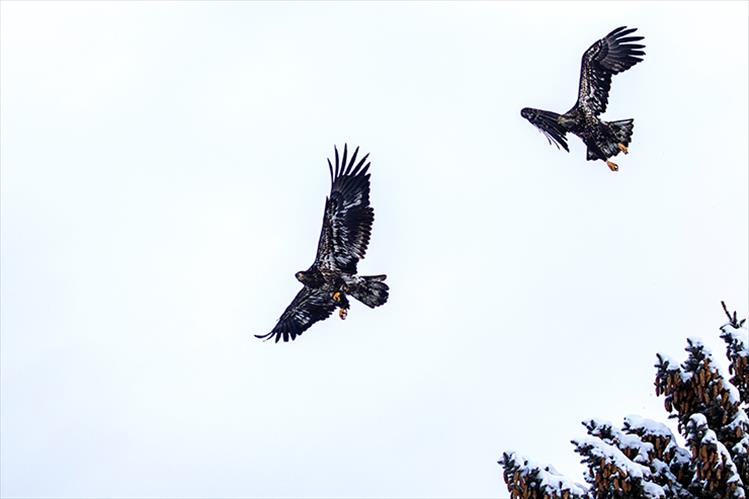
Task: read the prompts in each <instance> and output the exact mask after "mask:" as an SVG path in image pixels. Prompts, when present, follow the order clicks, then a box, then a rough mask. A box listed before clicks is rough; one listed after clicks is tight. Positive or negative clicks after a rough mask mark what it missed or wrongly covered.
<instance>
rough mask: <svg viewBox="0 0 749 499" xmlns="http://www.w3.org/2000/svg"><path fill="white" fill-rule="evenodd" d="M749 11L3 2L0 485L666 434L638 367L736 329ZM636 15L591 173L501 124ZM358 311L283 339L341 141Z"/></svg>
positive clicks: (364, 475) (386, 473)
mask: <svg viewBox="0 0 749 499" xmlns="http://www.w3.org/2000/svg"><path fill="white" fill-rule="evenodd" d="M747 5H748V4H747V3H746V2H731V3H718V2H713V3H710V4H707V3H699V2H665V3H660V4H654V3H650V2H648V3H634V2H628V3H621V4H619V3H592V2H581V3H563V2H553V3H542V2H529V3H527V4H519V3H510V2H497V3H494V2H478V3H450V2H434V3H431V2H416V3H394V2H387V3H376V4H375V3H346V2H331V3H302V2H293V3H278V4H277V3H274V4H270V3H268V4H266V3H259V2H258V3H256V2H246V3H244V2H226V3H218V2H217V3H211V4H204V3H201V2H177V3H170V2H154V3H146V2H114V3H100V2H83V3H73V4H71V3H63V2H54V3H46V2H27V3H21V2H3V3H2V6H1V9H2V12H1V14H2V16H1V17H2V21H1V25H0V28H1V32H2V34H1V35H0V37H1V38H0V42H1V51H0V56H1V58H0V60H1V64H2V66H1V69H2V75H1V78H0V92H1V93H0V97H1V102H0V104H1V107H2V109H1V111H2V112H1V113H0V114H1V116H2V117H1V118H0V120H1V121H0V127H1V129H0V131H1V136H0V139H1V143H2V148H1V153H0V161H1V165H2V169H1V172H2V178H1V182H0V194H1V198H0V209H1V211H0V222H1V225H0V236H1V239H0V251H1V254H2V264H1V268H0V271H1V272H0V285H1V289H0V291H1V292H0V305H1V308H2V314H0V326H1V328H2V335H1V339H0V341H1V344H0V360H1V361H2V364H1V368H0V373H1V376H0V388H1V389H2V392H1V396H2V400H1V402H2V404H1V405H0V429H1V431H2V440H1V442H0V468H1V469H0V472H1V475H2V481H1V482H0V494H2V495H3V496H33V497H42V496H73V497H89V496H94V497H106V496H127V497H139V496H149V497H170V496H180V497H190V496H222V497H237V496H242V497H292V496H293V497H344V496H345V497H427V496H429V497H502V496H507V489H506V488H505V485H504V482H503V481H502V478H501V468H500V467H499V466H498V465H497V464H496V461H497V460H498V459H499V457H500V455H501V452H502V451H505V450H516V451H518V452H520V453H521V454H523V455H526V456H528V457H531V458H533V459H534V460H536V461H540V462H544V463H546V462H549V463H553V464H554V465H555V466H556V467H557V468H558V469H559V470H560V471H561V472H563V473H565V474H567V475H568V476H569V477H570V478H572V479H575V480H577V481H580V482H582V481H583V479H582V473H581V471H582V467H581V465H580V464H579V462H578V456H577V455H576V454H574V452H573V448H572V445H571V444H570V443H569V441H570V439H572V438H576V437H579V436H581V435H583V434H584V428H583V427H582V426H581V425H580V421H582V420H583V419H586V418H591V417H599V418H605V419H610V420H612V421H614V422H616V423H621V421H622V418H623V417H624V416H625V415H628V414H632V413H635V414H640V415H642V416H645V417H650V418H654V419H658V420H660V421H665V419H666V415H665V412H664V410H663V408H662V407H663V401H662V399H659V398H657V397H656V396H655V394H654V390H653V379H654V368H653V364H654V362H655V360H656V358H655V354H656V352H659V351H663V352H667V353H669V354H670V355H672V356H673V357H674V358H677V359H683V358H684V352H683V348H684V346H685V338H686V337H687V336H702V337H703V338H705V340H706V343H707V344H708V345H710V346H712V347H713V349H714V350H715V352H716V354H718V355H719V356H722V352H723V345H722V342H721V340H720V339H719V338H718V333H719V331H718V327H719V326H720V325H721V324H722V323H723V322H725V317H724V315H723V312H722V310H721V308H720V300H726V301H727V302H728V304H729V306H731V307H732V308H737V309H738V310H739V313H740V314H741V315H744V316H746V313H747V302H748V301H749V297H748V291H749V283H748V282H747V275H749V268H748V265H747V255H748V254H749V247H748V238H749V235H748V232H749V228H748V227H749V220H748V217H749V215H748V212H749V210H748V204H747V199H748V198H747V190H748V187H747V186H748V184H749V176H748V167H747V165H748V164H749V158H748V157H747V151H748V149H749V145H748V143H747V136H748V135H749V133H748V130H747V119H748V113H747V110H748V108H749V104H748V102H747V88H748V86H749V82H748V81H747V64H748V63H747V60H748V59H749V57H748V54H747V46H748V42H749V40H748V37H747V16H748V15H749V12H748V7H747ZM621 25H627V26H632V27H637V28H639V31H638V34H642V35H644V36H645V37H646V39H645V43H646V45H647V48H646V52H647V55H646V56H645V60H644V62H643V63H641V64H638V65H637V66H635V67H634V68H632V69H631V70H629V71H627V72H625V73H623V74H620V75H618V76H615V77H614V80H613V84H612V92H611V95H610V104H609V108H608V110H607V112H606V113H605V115H604V119H609V120H616V119H626V118H634V120H635V128H634V137H633V141H632V144H631V146H630V150H631V153H630V154H629V155H628V156H623V155H620V156H618V157H617V158H616V161H617V162H618V163H619V165H620V171H619V172H617V173H612V172H610V171H609V170H608V168H606V166H605V164H604V163H603V162H600V161H598V162H588V161H586V160H585V147H584V146H583V144H582V142H580V140H579V139H577V138H576V137H571V138H570V149H571V151H570V153H566V152H564V151H559V150H557V149H556V148H555V147H553V146H550V145H549V144H547V142H546V139H545V138H544V137H543V136H542V135H541V134H540V133H539V132H538V131H537V130H536V129H535V128H534V127H532V126H531V125H530V124H529V123H528V122H526V121H525V120H524V119H522V118H521V116H520V109H521V108H523V107H525V106H531V107H538V108H543V109H549V110H554V111H558V112H563V111H566V110H567V109H569V108H570V107H571V106H572V104H573V103H574V102H575V99H576V95H577V84H578V75H579V70H580V66H579V64H580V57H581V55H582V53H583V52H584V51H585V49H587V48H588V47H589V46H590V45H591V44H592V43H593V42H594V41H596V40H597V39H599V38H601V37H602V36H604V35H605V34H606V33H608V32H609V31H611V30H612V29H613V28H615V27H617V26H621ZM344 142H348V144H349V145H350V146H354V145H360V146H361V147H362V150H363V152H369V153H370V154H371V155H370V158H371V160H372V166H371V170H370V171H371V173H372V194H371V201H372V205H373V207H374V210H375V222H374V227H373V233H372V238H371V241H370V247H369V252H368V254H367V258H366V259H365V260H363V261H362V262H361V263H360V265H359V269H360V271H361V272H362V273H365V274H378V273H386V274H388V283H389V285H390V287H391V294H390V300H389V302H388V303H387V304H386V305H385V306H383V307H381V308H378V309H375V310H372V309H369V308H367V307H365V306H364V305H362V304H360V303H353V305H352V309H351V311H350V313H349V316H348V318H347V319H346V321H341V320H339V319H338V317H337V316H334V317H332V318H331V319H329V320H327V321H325V322H322V323H318V324H316V325H315V326H313V327H312V329H310V330H309V331H307V332H306V333H305V334H304V335H303V336H302V337H301V338H300V339H298V340H297V341H295V342H293V343H288V344H273V343H270V342H268V343H263V342H261V341H259V340H256V339H255V338H254V337H253V336H252V335H253V334H258V333H265V332H267V331H270V329H271V328H272V327H273V325H274V324H275V322H276V320H277V319H278V317H279V315H280V314H281V312H282V311H283V310H284V308H285V307H286V306H287V305H288V303H289V302H290V301H291V299H292V298H293V297H294V295H295V293H296V292H297V291H298V289H299V288H300V284H299V283H298V282H297V281H296V280H295V279H294V272H296V271H297V270H302V269H306V268H307V267H308V266H309V265H310V263H311V262H312V260H313V258H314V255H315V250H316V244H317V238H318V234H319V230H320V222H321V219H322V208H323V204H324V200H325V195H326V193H327V192H328V189H329V178H328V171H327V163H326V157H328V156H330V155H331V154H333V145H334V144H338V145H339V146H342V145H343V144H344Z"/></svg>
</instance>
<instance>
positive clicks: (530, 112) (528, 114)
mask: <svg viewBox="0 0 749 499" xmlns="http://www.w3.org/2000/svg"><path fill="white" fill-rule="evenodd" d="M534 114H535V109H533V108H530V107H524V108H523V109H521V110H520V116H522V117H523V118H525V119H526V120H530V119H532V118H533V117H534Z"/></svg>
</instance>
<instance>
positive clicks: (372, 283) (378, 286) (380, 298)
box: [349, 274, 390, 308]
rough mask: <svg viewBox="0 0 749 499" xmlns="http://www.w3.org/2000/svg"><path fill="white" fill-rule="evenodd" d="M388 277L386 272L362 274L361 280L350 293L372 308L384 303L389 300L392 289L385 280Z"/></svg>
mask: <svg viewBox="0 0 749 499" xmlns="http://www.w3.org/2000/svg"><path fill="white" fill-rule="evenodd" d="M386 278H387V276H386V275H385V274H380V275H368V276H361V281H360V282H359V283H358V285H357V286H356V287H354V288H352V289H351V290H350V291H349V293H350V294H351V296H353V297H354V298H356V299H357V300H359V301H360V302H362V303H363V304H365V305H366V306H368V307H370V308H375V307H379V306H380V305H384V304H385V302H386V301H387V300H388V296H389V289H390V288H389V287H388V285H387V284H385V283H384V282H383V281H384V280H385V279H386Z"/></svg>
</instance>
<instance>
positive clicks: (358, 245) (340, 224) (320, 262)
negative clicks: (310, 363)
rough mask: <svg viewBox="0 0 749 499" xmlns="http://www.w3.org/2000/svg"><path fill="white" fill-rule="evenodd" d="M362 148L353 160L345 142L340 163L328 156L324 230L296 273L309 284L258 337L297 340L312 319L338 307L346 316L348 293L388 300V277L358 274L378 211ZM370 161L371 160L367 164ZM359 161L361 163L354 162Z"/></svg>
mask: <svg viewBox="0 0 749 499" xmlns="http://www.w3.org/2000/svg"><path fill="white" fill-rule="evenodd" d="M358 152H359V148H358V147H357V148H356V150H355V151H354V154H353V155H351V159H350V160H349V159H348V148H347V146H346V145H344V146H343V157H342V158H340V161H339V157H338V148H335V168H333V165H332V164H331V163H330V160H329V159H328V170H329V171H330V182H331V187H330V196H328V197H327V198H326V199H325V211H324V213H323V220H322V231H321V232H320V240H319V242H318V243H317V256H316V257H315V261H314V263H312V265H311V266H310V268H309V269H307V270H302V271H300V272H297V273H296V274H295V275H296V278H297V280H299V282H301V283H302V284H304V287H303V288H302V289H301V290H300V291H299V293H297V295H296V297H295V298H294V300H292V302H291V305H289V306H288V307H287V308H286V310H285V311H284V313H283V314H282V315H281V318H280V319H279V320H278V324H276V327H274V328H273V330H272V331H271V332H270V333H268V334H264V335H255V336H256V337H258V338H263V339H266V340H267V339H270V338H272V337H275V338H276V342H278V340H280V339H281V338H283V340H284V341H289V339H292V340H293V339H295V338H296V337H297V336H299V335H300V334H302V333H303V332H304V331H306V330H307V329H308V328H309V327H310V326H311V325H312V324H314V323H315V322H317V321H321V320H323V319H327V318H328V317H329V316H330V314H332V313H333V311H334V310H335V309H336V308H338V309H339V312H338V313H339V316H340V317H341V319H345V318H346V315H347V313H348V309H349V306H350V304H349V301H348V298H347V295H351V296H352V297H354V298H356V299H357V300H359V301H361V302H362V303H364V304H365V305H367V306H369V307H371V308H374V307H379V306H380V305H382V304H384V303H385V302H386V301H387V299H388V285H387V284H385V283H384V282H383V281H384V280H385V278H386V277H387V276H385V275H384V274H383V275H373V276H359V275H356V264H357V262H358V261H359V259H361V258H364V254H365V253H366V251H367V246H368V245H369V235H370V233H371V232H372V221H373V220H374V210H373V209H372V208H371V207H370V206H369V175H370V174H369V173H367V170H369V166H370V163H369V162H367V158H368V157H369V154H367V155H366V156H364V157H363V158H362V159H361V160H360V161H359V162H358V163H356V156H357V154H358ZM365 163H366V164H365ZM355 164H356V166H354V165H355Z"/></svg>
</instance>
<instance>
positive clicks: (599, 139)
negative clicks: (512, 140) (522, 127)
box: [520, 26, 645, 171]
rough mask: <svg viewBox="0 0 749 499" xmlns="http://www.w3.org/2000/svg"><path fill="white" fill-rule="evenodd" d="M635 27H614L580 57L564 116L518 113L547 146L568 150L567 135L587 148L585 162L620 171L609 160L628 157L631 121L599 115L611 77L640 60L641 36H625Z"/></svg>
mask: <svg viewBox="0 0 749 499" xmlns="http://www.w3.org/2000/svg"><path fill="white" fill-rule="evenodd" d="M636 30H637V28H630V29H627V27H626V26H622V27H619V28H616V29H615V30H614V31H612V32H611V33H609V34H608V35H606V36H605V37H604V38H602V39H601V40H598V41H597V42H596V43H594V44H593V45H591V46H590V48H589V49H588V50H586V51H585V54H583V61H582V68H581V69H580V88H579V90H578V94H577V102H576V103H575V105H574V106H573V107H572V109H570V110H569V111H567V112H566V113H564V114H557V113H553V112H551V111H543V110H541V109H532V108H529V107H526V108H524V109H523V110H522V111H520V114H521V116H523V118H525V119H527V120H528V121H530V122H531V123H533V124H534V125H535V126H536V127H538V128H539V129H540V130H541V132H543V134H544V135H546V138H547V139H548V141H549V143H550V144H551V143H552V141H554V143H555V144H556V145H557V147H559V146H562V147H563V148H564V150H565V151H567V152H569V147H567V138H566V137H565V135H566V133H567V132H570V133H573V134H575V135H577V136H578V137H580V138H581V139H582V141H583V142H584V143H585V145H586V146H587V147H588V154H587V159H588V160H589V161H591V160H597V159H601V160H603V161H605V162H606V165H608V167H609V168H610V169H611V171H616V170H618V169H619V167H618V166H617V164H616V163H614V162H613V161H609V158H610V157H612V156H616V155H617V154H619V153H620V152H623V153H624V154H627V153H628V152H629V149H628V148H627V146H628V145H629V142H630V140H631V139H632V128H633V120H631V119H629V120H620V121H603V120H601V119H599V118H598V116H599V115H600V114H601V113H603V112H604V111H606V105H607V104H608V101H609V90H610V89H611V76H612V75H615V74H618V73H621V72H622V71H626V70H627V69H629V68H631V67H632V66H634V65H635V64H637V63H638V62H640V61H642V56H644V55H645V52H644V51H643V50H642V49H643V48H645V46H644V45H638V44H635V43H632V42H637V41H640V40H642V39H643V37H641V36H627V35H630V34H631V33H633V32H635V31H636Z"/></svg>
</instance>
